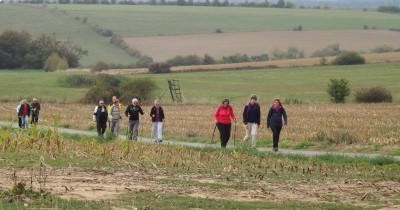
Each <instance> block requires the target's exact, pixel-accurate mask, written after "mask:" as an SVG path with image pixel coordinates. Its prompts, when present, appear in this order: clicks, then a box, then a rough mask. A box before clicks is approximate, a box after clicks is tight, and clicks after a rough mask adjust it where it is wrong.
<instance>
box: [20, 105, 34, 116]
mask: <svg viewBox="0 0 400 210" xmlns="http://www.w3.org/2000/svg"><path fill="white" fill-rule="evenodd" d="M24 106H28V108H27V111H28V112H27V114H26V115H28V116H30V115H31V106H30V105H29V104H22V105H21V106H20V107H19V110H18V116H22V112H23V111H24Z"/></svg>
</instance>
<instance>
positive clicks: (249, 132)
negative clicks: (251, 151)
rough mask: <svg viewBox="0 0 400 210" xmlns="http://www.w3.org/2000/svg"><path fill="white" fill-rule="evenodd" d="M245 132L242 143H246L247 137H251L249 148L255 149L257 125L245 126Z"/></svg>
mask: <svg viewBox="0 0 400 210" xmlns="http://www.w3.org/2000/svg"><path fill="white" fill-rule="evenodd" d="M245 131H246V133H245V136H244V138H243V142H247V141H248V140H249V137H250V136H251V146H252V147H256V145H257V132H258V124H257V123H247V125H245Z"/></svg>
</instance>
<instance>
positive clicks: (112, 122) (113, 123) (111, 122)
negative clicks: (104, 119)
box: [110, 120, 116, 136]
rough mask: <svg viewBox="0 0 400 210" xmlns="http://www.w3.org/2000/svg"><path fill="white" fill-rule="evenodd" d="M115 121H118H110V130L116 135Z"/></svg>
mask: <svg viewBox="0 0 400 210" xmlns="http://www.w3.org/2000/svg"><path fill="white" fill-rule="evenodd" d="M115 123H116V121H115V120H111V121H110V131H111V134H112V135H114V136H115Z"/></svg>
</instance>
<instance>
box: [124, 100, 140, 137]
mask: <svg viewBox="0 0 400 210" xmlns="http://www.w3.org/2000/svg"><path fill="white" fill-rule="evenodd" d="M139 114H141V115H143V114H144V112H143V110H142V107H140V106H139V100H138V99H137V98H134V99H132V104H130V105H129V106H128V107H126V110H125V116H126V117H128V118H129V126H128V131H129V134H128V138H129V139H130V140H132V141H137V138H138V130H139Z"/></svg>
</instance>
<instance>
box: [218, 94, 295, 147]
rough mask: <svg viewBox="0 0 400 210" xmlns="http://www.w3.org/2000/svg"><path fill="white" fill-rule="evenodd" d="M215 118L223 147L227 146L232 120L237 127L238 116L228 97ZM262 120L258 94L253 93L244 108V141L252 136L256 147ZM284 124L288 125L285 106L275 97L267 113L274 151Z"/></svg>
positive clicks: (253, 145) (252, 141)
mask: <svg viewBox="0 0 400 210" xmlns="http://www.w3.org/2000/svg"><path fill="white" fill-rule="evenodd" d="M214 120H215V122H216V127H217V128H218V130H219V133H220V140H221V147H223V148H225V147H226V145H227V144H228V141H229V139H230V136H231V128H232V121H234V122H235V129H236V117H235V114H234V111H233V107H232V106H231V105H230V104H229V100H228V99H224V100H223V101H222V104H221V105H220V106H218V107H217V109H216V111H215V113H214ZM260 122H261V108H260V105H259V104H258V102H257V96H256V95H251V96H250V101H249V102H248V104H246V105H245V107H244V110H243V124H244V126H245V136H244V138H243V141H242V142H243V143H247V142H248V141H249V138H250V137H251V146H252V147H256V144H257V133H258V129H259V127H260ZM283 125H287V115H286V111H285V108H283V106H282V103H281V101H280V99H274V101H273V104H272V106H271V107H270V108H269V111H268V115H267V128H270V129H271V131H272V133H273V145H272V149H273V151H278V144H279V136H280V133H281V130H282V127H283ZM214 130H215V129H214ZM234 134H235V131H234ZM213 136H214V134H213Z"/></svg>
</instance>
